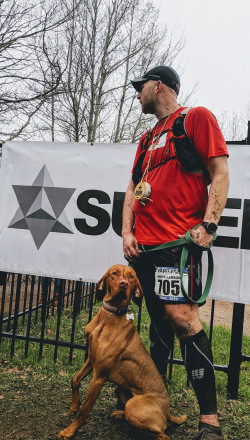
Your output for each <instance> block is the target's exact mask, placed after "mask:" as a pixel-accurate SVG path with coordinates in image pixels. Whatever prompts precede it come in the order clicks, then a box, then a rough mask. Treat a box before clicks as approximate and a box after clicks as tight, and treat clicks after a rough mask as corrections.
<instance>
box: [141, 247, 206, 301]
mask: <svg viewBox="0 0 250 440" xmlns="http://www.w3.org/2000/svg"><path fill="white" fill-rule="evenodd" d="M139 246H140V249H141V250H146V251H147V250H148V249H152V248H153V247H155V246H147V245H139ZM181 252H182V247H181V246H179V247H174V248H168V249H163V250H160V251H153V252H143V253H142V254H141V255H140V257H139V258H138V259H137V260H136V262H135V264H134V266H133V267H134V270H135V272H136V274H137V276H138V278H139V280H140V283H141V285H142V289H143V292H144V296H145V298H146V302H147V301H151V302H153V303H156V302H157V303H163V305H164V304H166V303H170V304H186V303H188V300H187V299H186V298H185V297H184V296H183V294H182V292H181V288H180V275H179V268H180V258H181ZM201 256H202V251H201V250H199V249H197V250H195V252H193V253H192V254H190V255H189V256H188V260H187V263H186V267H185V270H184V277H183V283H184V286H185V287H186V291H187V292H188V295H189V296H190V297H191V298H192V299H194V300H195V301H197V300H198V299H199V298H200V297H201V294H202V266H201Z"/></svg>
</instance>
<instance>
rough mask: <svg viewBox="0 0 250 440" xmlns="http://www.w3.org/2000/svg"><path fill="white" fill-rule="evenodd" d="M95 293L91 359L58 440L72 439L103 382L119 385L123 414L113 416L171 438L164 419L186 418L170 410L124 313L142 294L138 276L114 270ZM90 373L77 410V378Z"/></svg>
mask: <svg viewBox="0 0 250 440" xmlns="http://www.w3.org/2000/svg"><path fill="white" fill-rule="evenodd" d="M97 294H98V295H99V297H100V296H101V297H102V298H103V297H104V300H103V305H102V307H101V309H100V311H99V312H98V314H97V315H96V316H95V317H94V318H93V319H92V321H91V322H90V323H89V324H88V325H87V327H86V335H87V337H88V341H89V357H88V359H87V361H86V362H85V364H84V366H83V367H82V369H81V370H80V371H79V372H78V373H77V374H76V376H75V377H74V378H73V379H72V382H71V386H72V403H71V406H70V413H71V414H74V413H76V412H78V411H79V410H80V411H79V413H78V416H77V419H76V420H75V421H74V422H73V423H71V425H70V426H68V428H66V429H64V430H63V431H61V432H60V433H59V434H58V436H57V438H58V439H63V440H66V439H69V438H71V437H72V436H73V435H74V433H75V432H76V430H77V429H78V428H79V427H80V426H81V425H82V423H84V422H86V420H87V418H88V415H89V413H90V411H91V408H92V406H93V404H94V403H95V400H96V398H97V396H98V394H99V392H100V390H101V388H102V386H103V384H104V382H105V381H106V380H109V381H110V382H113V383H114V384H116V385H117V386H118V390H119V392H120V397H121V399H122V401H123V403H124V405H125V408H124V411H115V412H114V413H113V414H112V417H115V418H117V419H123V418H125V419H126V420H127V421H128V422H129V423H131V425H133V426H134V427H135V428H136V429H138V430H139V431H140V432H142V433H144V434H149V436H150V437H151V438H154V439H162V440H163V439H165V440H167V439H169V437H167V436H166V435H165V434H164V431H165V429H166V427H167V419H168V420H171V421H173V422H174V423H177V424H181V423H183V422H184V421H185V420H186V418H187V417H186V416H181V417H174V416H173V415H172V414H171V413H170V409H169V397H168V393H167V390H166V388H165V385H164V382H163V380H162V378H161V376H160V374H159V373H158V371H157V369H156V367H155V364H154V362H153V361H152V359H151V357H150V355H149V354H148V352H147V351H146V349H145V348H144V346H143V345H142V342H141V339H140V336H139V334H138V333H137V330H136V329H135V327H134V325H133V322H132V320H131V315H128V314H126V312H127V307H128V305H129V304H130V300H131V296H132V295H133V294H134V295H135V296H137V297H139V296H142V289H141V285H140V283H139V280H138V279H137V276H136V273H135V272H134V270H133V269H131V268H130V267H128V266H121V265H119V264H117V265H115V266H112V267H111V268H110V269H109V270H108V271H107V273H106V274H105V275H104V276H103V277H102V279H101V280H100V281H99V282H98V284H97ZM92 370H93V378H92V380H91V383H90V385H89V389H88V391H87V395H86V397H85V400H84V402H83V405H82V406H81V408H80V399H79V386H80V382H81V380H82V379H83V378H84V377H86V376H87V375H88V374H89V373H90V372H91V371H92Z"/></svg>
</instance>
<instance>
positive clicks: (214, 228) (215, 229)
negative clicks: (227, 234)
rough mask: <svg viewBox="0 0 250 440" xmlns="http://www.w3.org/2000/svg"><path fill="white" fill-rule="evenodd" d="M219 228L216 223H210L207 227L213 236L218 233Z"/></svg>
mask: <svg viewBox="0 0 250 440" xmlns="http://www.w3.org/2000/svg"><path fill="white" fill-rule="evenodd" d="M217 228H218V226H217V225H216V224H215V223H208V225H207V228H206V229H207V232H208V233H210V234H213V233H214V232H216V231H217Z"/></svg>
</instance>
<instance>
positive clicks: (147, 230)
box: [133, 107, 228, 245]
mask: <svg viewBox="0 0 250 440" xmlns="http://www.w3.org/2000/svg"><path fill="white" fill-rule="evenodd" d="M184 108H185V107H181V108H178V110H176V111H175V112H174V113H173V115H171V116H170V118H169V119H168V121H167V123H166V118H163V119H161V120H160V121H158V122H157V124H156V125H155V127H154V128H153V130H152V133H153V138H154V139H155V136H157V135H159V134H160V133H161V136H160V139H159V142H158V144H157V142H154V143H156V145H155V148H154V150H153V152H152V155H151V160H150V168H149V170H151V171H149V173H148V174H147V177H146V176H145V177H144V178H143V181H147V182H148V183H149V184H150V185H151V189H152V192H151V195H150V199H151V201H147V203H146V205H145V206H142V205H141V204H140V203H139V202H138V201H137V200H135V204H134V213H135V231H134V234H135V236H136V238H137V240H138V242H139V243H141V244H149V245H156V244H160V243H165V242H169V241H172V240H177V239H178V235H179V234H185V233H186V232H187V230H189V229H191V228H192V227H193V226H195V225H196V224H197V223H200V222H201V221H202V220H203V216H204V213H205V210H206V206H207V200H208V191H207V185H206V181H205V178H204V176H203V175H202V174H196V173H194V172H189V171H186V170H184V169H183V168H182V166H181V165H180V164H179V162H178V161H177V160H176V159H173V160H169V161H167V162H166V163H164V164H163V165H161V166H158V167H157V164H160V163H161V162H163V161H164V160H165V159H167V158H168V159H169V158H170V157H171V156H174V155H175V152H174V146H173V142H172V141H170V139H171V137H172V132H171V128H172V126H173V123H174V120H175V118H176V117H178V115H179V113H180V112H181V111H182V110H183V109H184ZM164 124H166V125H165V126H164ZM163 127H164V129H163V131H162V132H161V130H162V128H163ZM185 128H186V131H187V133H188V136H189V137H190V139H191V140H192V141H193V143H194V146H195V148H196V151H197V152H198V154H199V155H200V156H201V158H202V159H203V162H204V163H205V164H206V165H208V162H209V158H210V157H216V156H223V155H227V156H228V151H227V146H226V142H225V140H224V137H223V135H222V133H221V131H220V128H219V126H218V123H217V121H216V118H215V117H214V115H213V114H212V113H211V112H210V111H209V110H207V109H206V108H205V107H194V108H192V109H190V110H189V112H188V114H187V116H186V119H185ZM150 134H151V131H150V130H149V131H147V132H146V133H144V135H143V136H142V137H141V139H140V142H139V145H138V149H137V153H136V156H135V161H134V166H135V164H136V163H137V160H138V157H139V156H140V154H141V153H142V150H143V146H144V144H145V138H146V137H148V136H150ZM151 138H152V136H151ZM150 142H151V144H152V139H151V141H150ZM150 142H149V143H150ZM151 149H152V145H150V147H149V148H148V150H147V153H146V155H145V158H144V161H143V166H142V172H144V170H145V168H146V167H147V164H148V159H149V155H150V151H151ZM155 167H156V168H155ZM133 169H134V167H133Z"/></svg>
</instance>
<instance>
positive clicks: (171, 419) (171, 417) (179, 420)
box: [167, 413, 187, 425]
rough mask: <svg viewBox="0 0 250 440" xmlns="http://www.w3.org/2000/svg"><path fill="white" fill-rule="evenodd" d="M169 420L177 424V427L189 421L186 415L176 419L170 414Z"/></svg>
mask: <svg viewBox="0 0 250 440" xmlns="http://www.w3.org/2000/svg"><path fill="white" fill-rule="evenodd" d="M167 418H168V420H170V422H173V423H176V425H181V424H182V423H184V422H185V421H186V420H187V416H186V415H183V416H179V417H175V416H173V414H171V413H169V414H168V415H167Z"/></svg>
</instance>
